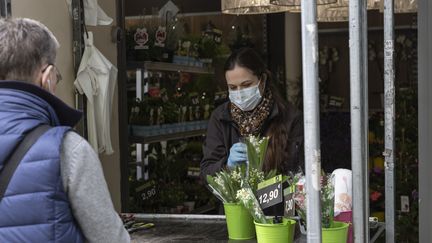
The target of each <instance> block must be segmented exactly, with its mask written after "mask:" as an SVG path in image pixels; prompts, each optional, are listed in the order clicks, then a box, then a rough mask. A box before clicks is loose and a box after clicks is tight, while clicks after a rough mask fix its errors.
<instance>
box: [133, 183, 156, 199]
mask: <svg viewBox="0 0 432 243" xmlns="http://www.w3.org/2000/svg"><path fill="white" fill-rule="evenodd" d="M135 192H137V193H138V194H139V195H140V197H141V199H142V200H143V201H145V200H149V199H150V198H152V197H154V196H156V194H157V191H156V182H155V181H153V180H151V181H149V182H146V183H145V184H143V185H142V186H139V187H137V188H136V189H135Z"/></svg>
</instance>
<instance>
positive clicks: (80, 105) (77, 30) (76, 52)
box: [72, 0, 86, 137]
mask: <svg viewBox="0 0 432 243" xmlns="http://www.w3.org/2000/svg"><path fill="white" fill-rule="evenodd" d="M72 18H73V21H72V22H73V33H72V34H73V64H74V71H75V74H77V73H78V69H79V66H80V63H81V57H82V55H83V52H84V46H83V43H82V41H83V36H82V33H83V18H84V10H83V6H81V1H80V0H72ZM75 108H76V109H78V110H84V96H83V95H80V94H79V93H78V92H75ZM85 115H86V114H84V116H85ZM85 120H86V119H85V118H84V119H81V121H80V122H79V123H78V124H77V125H76V127H75V129H76V130H77V131H78V132H79V134H81V135H82V136H83V137H86V131H85V129H86V128H85Z"/></svg>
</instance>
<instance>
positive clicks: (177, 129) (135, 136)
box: [129, 120, 208, 143]
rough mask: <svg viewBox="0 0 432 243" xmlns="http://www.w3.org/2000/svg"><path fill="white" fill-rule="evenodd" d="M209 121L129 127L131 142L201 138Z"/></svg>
mask: <svg viewBox="0 0 432 243" xmlns="http://www.w3.org/2000/svg"><path fill="white" fill-rule="evenodd" d="M207 124H208V121H206V120H203V121H190V122H181V123H174V124H164V125H155V126H139V125H130V126H129V137H130V139H129V141H130V142H134V143H155V142H160V141H168V140H174V139H181V138H189V137H196V136H201V135H204V134H205V133H206V130H207Z"/></svg>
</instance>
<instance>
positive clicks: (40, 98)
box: [0, 81, 84, 243]
mask: <svg viewBox="0 0 432 243" xmlns="http://www.w3.org/2000/svg"><path fill="white" fill-rule="evenodd" d="M57 111H58V112H57ZM68 112H69V118H70V119H69V118H68V116H67V114H68ZM59 114H60V116H59ZM76 121H77V113H76V111H71V108H68V107H67V106H66V105H65V104H64V103H63V102H61V101H60V100H59V99H57V98H55V97H54V96H53V95H51V94H49V93H48V92H45V91H44V90H42V89H40V88H39V87H37V86H35V85H32V84H27V83H23V82H10V81H0V150H1V153H0V169H1V168H3V166H4V164H5V163H6V162H7V161H6V160H7V158H8V157H9V156H10V155H11V153H12V152H13V151H14V149H15V147H16V145H17V144H18V143H19V142H20V141H21V140H22V139H23V137H24V135H25V134H27V133H28V132H29V131H30V130H32V129H33V128H35V127H37V126H38V125H41V124H49V125H51V126H53V128H51V129H50V130H48V131H47V132H46V133H45V134H44V135H42V136H41V137H40V138H39V140H38V141H37V142H36V143H35V144H34V145H33V146H32V147H31V148H30V150H29V151H28V152H27V154H26V155H25V156H24V158H23V159H22V161H21V162H20V164H19V166H18V168H17V169H16V171H15V173H14V175H13V177H12V179H11V181H10V183H9V186H8V188H7V190H6V193H5V197H4V198H3V200H2V201H1V202H0V242H7V243H12V242H38V243H39V242H83V241H84V240H83V239H84V238H83V236H82V233H81V230H80V229H79V227H78V225H77V224H76V222H75V220H74V218H73V215H72V211H71V208H70V204H69V201H68V197H67V194H66V193H65V192H64V189H63V183H62V178H61V173H60V149H61V144H62V140H63V136H64V135H65V133H66V132H67V131H69V130H70V129H71V128H70V126H72V125H73V124H74V123H75V122H76Z"/></svg>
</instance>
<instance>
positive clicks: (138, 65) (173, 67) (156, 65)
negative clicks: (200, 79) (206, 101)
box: [127, 61, 214, 74]
mask: <svg viewBox="0 0 432 243" xmlns="http://www.w3.org/2000/svg"><path fill="white" fill-rule="evenodd" d="M127 67H128V69H145V70H154V71H168V72H185V73H197V74H214V69H213V68H205V67H195V66H188V65H181V64H175V63H168V62H150V61H146V62H128V63H127Z"/></svg>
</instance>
